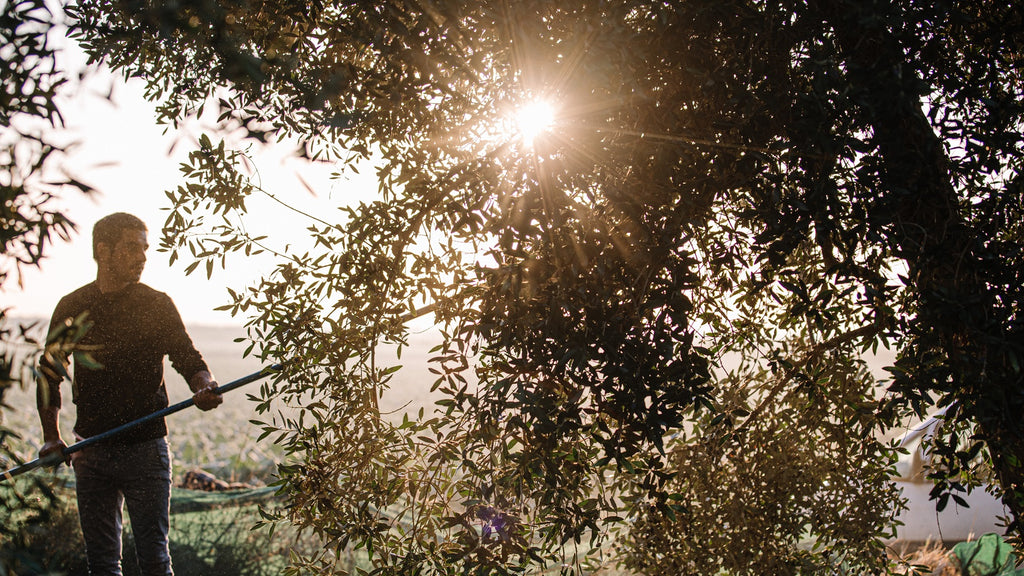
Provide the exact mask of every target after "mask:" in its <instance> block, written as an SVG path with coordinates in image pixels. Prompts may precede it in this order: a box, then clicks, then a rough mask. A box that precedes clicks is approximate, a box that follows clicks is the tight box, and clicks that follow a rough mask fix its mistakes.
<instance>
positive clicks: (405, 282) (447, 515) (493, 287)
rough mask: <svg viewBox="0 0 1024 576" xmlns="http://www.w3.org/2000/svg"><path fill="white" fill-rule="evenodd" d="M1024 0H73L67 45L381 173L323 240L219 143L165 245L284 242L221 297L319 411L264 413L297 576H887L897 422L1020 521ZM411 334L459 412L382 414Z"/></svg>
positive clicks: (215, 257)
mask: <svg viewBox="0 0 1024 576" xmlns="http://www.w3.org/2000/svg"><path fill="white" fill-rule="evenodd" d="M1022 10H1024V9H1022V8H1021V7H1020V6H1018V5H1004V3H998V2H988V1H980V0H977V1H963V2H935V3H931V4H929V5H927V6H922V5H920V4H919V3H911V2H885V1H881V0H879V1H868V0H863V1H854V0H844V1H837V2H809V3H807V2H776V3H762V2H750V1H727V2H721V1H705V0H693V1H679V2H664V3H646V2H629V1H623V2H615V1H608V2H575V1H568V2H557V3H554V2H539V1H529V0H527V1H522V2H490V1H485V0H480V1H472V2H437V1H431V0H392V1H388V2H320V1H318V2H303V1H288V0H266V1H262V2H251V3H250V2H247V1H243V0H238V1H234V2H211V1H208V0H181V1H179V2H175V3H166V4H164V3H157V2H144V3H136V2H118V1H112V0H84V1H82V2H80V3H78V4H76V6H75V14H76V16H77V17H78V19H79V20H78V24H77V28H76V32H75V34H76V37H77V38H78V39H79V41H80V42H82V44H83V45H84V46H85V47H86V49H87V50H88V51H89V53H90V54H91V55H92V57H93V58H94V60H95V61H104V62H107V63H109V64H110V65H111V66H113V67H114V68H115V69H118V70H121V71H122V72H123V73H124V74H126V75H132V76H141V77H143V78H145V79H146V80H147V82H148V87H149V90H148V96H149V97H150V98H152V99H153V100H155V101H157V102H159V103H160V108H159V115H160V119H161V120H162V121H164V122H167V123H169V124H171V125H173V124H175V123H178V122H181V121H184V120H186V119H188V118H191V117H193V116H197V115H200V114H203V113H210V112H211V111H213V112H214V113H215V114H216V115H217V117H218V119H219V122H220V124H221V126H222V127H223V129H224V130H225V131H228V130H234V131H238V130H241V131H242V133H243V134H245V135H247V136H248V137H250V138H252V139H254V140H260V141H265V140H270V139H274V140H277V139H293V141H298V142H299V143H301V149H302V154H303V155H305V156H306V157H308V158H309V159H311V160H315V161H327V162H334V163H336V165H337V167H338V170H339V172H342V173H344V172H346V171H353V170H359V169H364V168H365V166H366V165H368V164H372V166H373V169H374V170H376V175H377V181H378V196H377V198H376V199H375V200H373V201H363V202H358V203H356V202H353V203H352V204H350V205H347V206H345V207H344V208H343V211H342V212H340V213H339V215H338V216H337V217H330V216H328V215H323V214H316V215H309V216H310V219H309V228H308V233H309V235H310V237H311V238H312V239H314V240H315V247H314V248H312V249H310V250H309V251H308V252H303V253H289V252H288V251H286V250H284V249H283V248H281V247H278V246H275V245H274V242H273V238H267V237H254V236H253V235H250V234H248V233H247V232H246V230H247V229H248V228H247V226H246V220H245V218H246V210H245V207H246V201H247V200H248V199H249V198H250V197H251V196H252V195H253V194H261V193H265V192H268V193H269V192H271V191H264V190H262V189H261V188H260V187H259V186H258V184H257V183H256V182H255V181H254V180H253V179H252V178H250V177H249V174H248V173H247V172H246V169H245V162H244V157H243V155H242V152H241V151H240V150H237V149H232V148H231V147H230V146H225V145H224V143H223V142H221V141H218V140H219V137H217V136H214V138H213V139H211V138H209V137H207V138H204V139H203V140H202V142H201V144H202V145H201V146H200V148H199V149H198V150H197V151H195V152H194V153H193V154H192V156H191V157H190V161H189V163H188V164H186V165H185V166H184V167H183V171H184V177H185V180H186V181H185V182H184V183H183V184H182V185H181V186H179V187H178V188H177V189H176V190H174V191H171V192H170V193H169V195H170V198H171V202H172V206H171V212H170V215H169V217H168V220H167V224H166V227H165V230H164V232H165V234H164V238H163V240H162V248H163V249H164V250H166V251H168V252H169V253H170V255H171V259H172V260H174V259H176V258H178V257H179V256H180V255H186V257H190V258H191V263H190V264H189V266H190V268H189V269H193V268H195V267H197V266H200V265H203V264H205V265H206V266H207V267H208V268H209V267H212V266H213V265H214V263H216V262H218V261H224V260H227V259H230V258H231V257H232V254H238V253H244V254H252V253H253V252H257V251H272V252H276V253H277V257H278V258H279V263H278V264H277V266H276V267H275V268H274V269H272V270H268V271H267V274H266V275H265V276H264V278H263V280H262V281H261V282H259V283H257V284H255V285H251V286H245V287H238V288H237V289H234V290H233V291H232V292H231V302H230V303H229V304H228V308H230V309H231V310H233V311H234V312H236V313H238V314H241V315H244V316H245V317H246V318H247V322H248V326H249V330H250V336H251V337H252V339H253V341H254V346H258V351H259V354H261V355H263V356H265V357H269V358H275V359H279V360H280V359H287V360H288V361H289V369H288V370H287V372H286V373H285V374H284V375H283V376H282V377H281V378H280V379H278V380H277V381H276V382H275V383H274V384H273V385H272V386H270V385H268V386H265V387H264V388H263V390H262V393H261V394H262V397H263V400H264V404H263V405H262V408H264V409H267V408H268V407H269V406H270V403H271V400H275V399H276V400H283V401H287V402H294V403H296V404H298V405H300V406H301V408H302V411H301V412H300V414H301V417H284V416H280V417H278V416H274V415H273V414H272V413H268V416H267V418H266V422H265V423H264V427H265V432H266V434H267V435H268V436H270V437H271V438H274V439H275V441H277V442H280V443H282V444H283V445H285V446H286V447H287V448H288V450H289V453H290V454H291V455H292V460H290V461H289V462H287V463H285V464H283V465H282V466H281V467H280V473H281V478H282V490H283V492H284V493H285V494H287V495H288V497H289V507H288V511H287V516H288V520H290V521H291V522H294V523H296V524H297V525H299V526H301V527H304V528H307V529H309V530H312V531H314V532H316V533H317V534H318V535H320V536H321V537H322V538H323V539H324V542H325V543H326V546H325V548H324V550H323V552H322V554H319V555H317V556H315V557H313V558H303V559H298V560H297V561H296V564H297V566H296V567H297V568H298V567H305V568H309V569H312V570H314V571H319V572H324V573H329V572H331V571H332V570H334V560H335V556H334V554H336V553H337V552H339V551H340V550H342V549H343V548H345V547H346V546H352V545H355V546H359V547H365V549H366V550H368V551H369V552H370V553H371V558H372V560H373V562H374V566H375V567H376V568H377V569H378V570H379V573H385V574H407V573H439V574H440V573H456V572H459V573H462V572H471V573H512V572H521V571H527V570H531V569H532V568H533V567H548V568H553V569H556V570H557V569H560V570H564V571H574V570H583V569H588V567H589V568H593V567H595V566H607V565H612V564H618V565H620V566H623V567H625V568H626V569H630V570H633V571H637V572H642V573H651V574H660V573H664V574H670V573H671V574H676V573H693V574H706V573H715V572H716V571H725V572H727V573H735V574H742V573H762V572H764V571H765V569H766V568H767V569H768V570H769V571H778V572H784V571H785V572H791V573H815V572H817V571H820V570H822V569H823V567H826V566H827V567H830V568H831V569H833V570H839V569H841V570H848V571H852V572H858V571H865V572H874V571H878V570H880V569H882V568H884V567H885V564H886V561H885V559H884V558H883V554H882V543H881V542H882V540H881V539H882V538H883V537H884V536H885V535H887V534H888V533H889V531H890V530H891V528H892V521H893V517H894V515H895V513H896V511H897V509H898V497H897V495H896V494H895V492H894V489H893V487H892V485H891V483H890V482H889V478H890V474H891V466H892V463H893V458H894V457H895V447H894V446H893V445H892V444H891V443H888V442H886V441H884V440H881V438H885V437H886V436H885V435H886V433H889V432H890V431H891V430H892V429H893V428H894V427H898V426H899V425H900V424H901V423H903V422H904V421H905V419H906V418H907V417H908V416H909V415H911V414H917V415H923V414H925V413H926V412H927V411H928V410H929V409H930V408H932V407H934V406H943V407H947V415H948V416H947V421H948V423H947V425H946V427H945V428H944V431H943V434H942V435H941V436H940V438H939V439H937V440H936V446H935V448H934V452H935V454H936V455H938V456H939V457H940V460H941V463H940V464H941V465H940V466H938V467H937V468H936V470H935V471H934V476H935V479H936V481H937V486H936V491H935V496H936V498H937V505H938V506H940V507H942V506H945V505H946V503H947V501H948V500H949V499H950V498H952V499H953V500H958V499H960V498H961V496H960V493H961V492H962V490H964V489H969V488H970V486H971V485H972V484H974V483H976V482H977V480H978V478H979V476H980V474H981V473H982V471H981V469H980V468H979V464H978V462H979V460H978V459H977V458H976V456H978V455H981V456H982V457H983V458H982V459H981V460H982V461H987V462H988V463H990V464H991V466H992V468H993V470H994V473H995V477H996V478H997V480H998V483H997V485H998V487H999V490H1000V494H1001V495H1002V497H1003V500H1004V502H1005V503H1006V504H1007V505H1008V506H1009V509H1010V511H1011V512H1012V518H1011V520H1012V522H1011V524H1010V526H1009V531H1010V533H1011V534H1013V535H1015V536H1020V534H1021V524H1020V520H1021V519H1022V518H1024V485H1022V476H1021V474H1022V471H1024V468H1022V466H1024V446H1022V444H1021V442H1022V440H1021V438H1022V429H1021V426H1022V423H1021V419H1020V418H1019V414H1020V413H1021V409H1022V407H1024V395H1022V394H1021V392H1022V382H1021V367H1020V366H1021V343H1022V342H1021V324H1020V317H1019V314H1020V308H1019V307H1020V304H1021V285H1022V282H1021V280H1022V278H1021V274H1022V270H1024V268H1022V260H1021V250H1020V247H1021V240H1022V238H1021V222H1022V221H1024V219H1022V217H1021V216H1022V215H1021V200H1020V197H1021V195H1020V182H1021V181H1020V176H1019V174H1020V167H1021V158H1022V156H1021V133H1022V123H1021V113H1022V108H1021V106H1022V105H1021V102H1022V101H1024V99H1022V79H1021V76H1020V72H1019V70H1020V68H1021V66H1020V58H1021V48H1022V38H1021V36H1020V35H1019V34H1017V33H1016V32H1015V31H1016V30H1017V29H1019V28H1020V27H1019V26H1016V25H1015V24H1020V23H1021V18H1022ZM531 103H544V104H546V105H547V106H549V107H550V110H551V120H550V123H548V124H547V125H546V126H544V127H543V129H540V130H539V131H537V133H536V134H534V133H533V131H527V130H525V128H524V126H523V125H522V124H520V123H517V120H516V111H517V110H520V109H521V108H524V107H526V106H527V105H528V104H531ZM538 116H540V114H539V113H537V112H534V119H536V117H538ZM189 254H190V255H191V256H188V255H189ZM422 314H431V315H432V317H433V318H434V319H435V321H436V322H437V324H438V325H439V326H440V327H441V341H440V343H439V345H438V346H437V348H436V350H435V357H434V359H433V371H434V372H435V374H436V380H435V381H434V382H433V384H432V390H433V391H434V393H435V395H436V397H437V399H438V401H437V410H435V411H433V412H430V411H428V412H426V413H423V412H421V413H418V414H406V415H404V417H401V418H396V417H392V416H391V415H387V414H382V413H381V411H380V408H379V407H378V401H379V398H380V395H381V394H382V392H383V391H384V390H385V389H387V387H388V385H389V382H390V381H391V379H392V378H393V377H394V375H395V373H396V372H397V371H398V370H399V369H400V367H399V364H398V362H397V361H394V360H390V359H388V358H385V357H384V356H383V355H382V353H381V350H382V346H383V345H385V344H392V345H397V347H398V349H399V350H401V348H402V347H403V346H404V345H405V344H406V343H407V341H408V336H409V333H408V330H409V329H408V327H407V321H408V320H409V319H410V318H412V317H416V316H420V315H422ZM879 348H889V349H891V350H892V351H893V354H894V355H895V360H894V362H893V363H892V366H890V367H889V369H888V370H889V372H888V373H887V374H888V375H887V376H883V375H880V374H878V373H877V372H873V371H871V370H869V366H868V365H867V363H866V361H865V358H866V357H867V353H868V352H876V351H878V349H879ZM809 542H813V543H814V545H813V546H807V545H803V544H807V543H809Z"/></svg>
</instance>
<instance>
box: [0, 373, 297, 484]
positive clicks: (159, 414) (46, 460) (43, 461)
mask: <svg viewBox="0 0 1024 576" xmlns="http://www.w3.org/2000/svg"><path fill="white" fill-rule="evenodd" d="M281 368H282V365H281V364H273V365H271V366H267V367H266V368H263V369H262V370H260V371H259V372H253V373H252V374H249V375H248V376H243V377H241V378H239V379H238V380H232V381H231V382H228V383H227V384H224V385H223V386H218V387H217V393H218V394H224V393H226V392H230V391H232V390H234V389H235V388H241V387H242V386H245V385H246V384H250V383H252V382H255V381H257V380H262V379H263V378H265V377H267V376H269V375H271V374H274V373H275V372H280V371H281ZM193 404H195V400H193V399H192V398H188V399H187V400H182V401H181V402H178V403H177V404H174V405H173V406H168V407H167V408H164V409H162V410H157V411H156V412H153V413H152V414H148V415H146V416H143V417H142V418H139V419H138V420H132V421H131V422H128V423H126V424H122V425H120V426H118V427H116V428H111V429H110V430H107V431H106V432H102V433H100V434H97V435H95V436H91V437H89V438H86V439H85V440H82V441H80V442H76V443H74V444H72V445H71V446H68V447H66V448H64V449H63V450H61V451H60V452H51V453H50V454H47V455H46V456H45V457H43V458H36V459H35V460H33V461H31V462H26V463H24V464H22V465H21V466H15V467H14V468H11V469H10V470H7V471H6V472H3V473H2V474H0V482H5V481H7V480H10V479H11V478H14V477H15V476H19V475H21V474H24V473H25V472H28V471H30V470H34V469H36V468H38V467H40V466H56V465H57V464H60V463H61V462H63V461H64V460H65V459H66V458H67V457H68V456H70V455H72V454H74V453H75V452H78V451H79V450H82V449H83V448H88V447H89V446H92V445H93V444H95V443H97V442H102V441H103V440H106V439H108V438H111V437H113V436H117V435H118V434H121V433H123V432H125V431H126V430H130V429H132V428H134V427H136V426H139V425H142V424H145V423H146V422H149V421H151V420H156V419H157V418H163V417H164V416H167V415H168V414H174V413H175V412H180V411H182V410H184V409H185V408H188V407H190V406H192V405H193Z"/></svg>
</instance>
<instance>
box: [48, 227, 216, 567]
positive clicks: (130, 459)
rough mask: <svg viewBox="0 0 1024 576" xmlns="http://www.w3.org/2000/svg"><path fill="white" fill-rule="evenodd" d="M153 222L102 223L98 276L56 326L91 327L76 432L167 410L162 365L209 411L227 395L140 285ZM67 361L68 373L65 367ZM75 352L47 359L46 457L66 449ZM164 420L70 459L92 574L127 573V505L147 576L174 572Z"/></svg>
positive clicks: (71, 298)
mask: <svg viewBox="0 0 1024 576" xmlns="http://www.w3.org/2000/svg"><path fill="white" fill-rule="evenodd" d="M146 234H147V231H146V225H145V223H144V222H142V220H139V219H138V218H136V217H135V216H132V215H131V214H125V213H123V212H119V213H116V214H111V215H109V216H106V217H105V218H103V219H101V220H100V221H99V222H97V223H96V226H95V227H94V228H93V238H92V242H93V258H94V259H95V260H96V280H95V281H94V282H91V283H89V284H86V285H85V286H83V287H81V288H79V289H78V290H75V291H74V292H72V293H70V294H68V295H67V296H65V297H63V298H61V300H60V302H59V303H58V304H57V307H56V309H55V310H54V312H53V317H52V318H51V320H50V331H51V333H53V332H54V331H55V330H58V329H60V327H61V326H63V325H65V323H67V322H71V321H73V320H74V319H76V318H78V317H80V316H82V315H83V314H84V315H85V319H86V324H87V325H89V327H88V330H87V331H86V333H85V335H84V336H83V338H82V339H81V340H80V341H79V342H78V344H77V345H76V352H75V353H74V354H73V356H74V361H73V366H74V370H73V372H72V373H71V374H72V393H73V400H74V403H75V405H76V412H77V419H76V421H75V428H74V430H75V436H76V437H77V438H79V439H82V438H88V437H90V436H94V435H96V434H100V433H102V432H105V431H107V430H110V429H112V428H115V427H117V426H120V425H122V424H125V423H127V422H131V421H132V420H136V419H138V418H140V417H142V416H145V415H147V414H151V413H153V412H155V411H157V410H160V409H162V408H165V407H167V405H168V403H167V390H166V387H165V385H164V379H163V361H164V357H165V356H168V357H170V359H171V363H172V365H173V366H174V368H175V370H177V371H178V372H179V373H180V374H181V375H182V376H183V377H184V378H185V381H186V382H188V385H189V387H190V388H191V389H192V391H193V392H194V393H195V396H194V399H195V404H196V406H197V407H199V408H200V409H201V410H210V409H211V408H215V407H216V406H218V405H219V404H220V403H221V402H222V401H223V398H221V396H220V394H217V393H216V391H215V389H216V388H217V382H216V381H215V380H214V378H213V376H212V375H211V374H210V371H209V369H208V368H207V366H206V362H205V361H204V360H203V357H202V355H201V354H200V353H199V352H198V351H197V350H196V348H195V346H193V344H192V340H191V339H190V338H189V336H188V333H187V332H186V331H185V326H184V324H182V321H181V317H180V316H179V314H178V310H177V308H175V306H174V303H173V302H172V301H171V299H170V297H168V296H167V295H166V294H164V293H163V292H158V291H156V290H154V289H152V288H150V287H149V286H146V285H145V284H142V283H140V282H139V278H140V277H141V275H142V270H143V268H144V267H145V265H146V250H147V248H148V247H149V243H148V241H147V238H146ZM58 363H60V364H63V368H64V369H63V370H62V369H61V368H58V367H57V366H56V364H58ZM68 364H69V361H68V358H67V357H66V356H65V357H61V358H55V359H47V358H44V359H43V361H42V362H41V366H42V372H43V374H44V379H43V381H41V382H40V384H39V387H38V393H37V406H38V409H39V418H40V421H41V422H42V427H43V440H44V444H43V447H42V448H41V449H40V451H39V455H40V457H45V456H46V455H48V454H50V453H53V452H55V451H61V450H63V449H64V448H65V447H66V445H65V443H64V440H63V439H62V438H61V434H60V427H59V425H58V424H59V422H58V414H59V412H60V406H61V394H60V383H61V380H62V377H61V374H62V373H65V372H66V368H67V366H68ZM166 435H167V426H166V424H165V422H164V420H163V419H162V418H160V419H156V420H152V421H150V422H147V423H145V424H143V425H140V426H136V427H134V428H131V429H130V430H128V431H126V432H124V433H123V434H120V435H117V436H115V437H112V438H110V439H108V440H106V441H104V442H100V443H97V444H95V445H93V446H90V447H87V448H85V449H83V450H81V451H78V452H76V453H74V454H72V455H71V458H70V459H71V464H72V467H73V468H74V471H75V479H76V492H77V497H78V512H79V520H80V522H81V524H82V533H83V535H84V536H85V548H86V556H87V557H88V562H89V573H90V574H92V575H94V576H99V575H104V576H106V575H112V574H113V575H120V574H121V511H122V508H123V506H124V504H127V507H128V514H129V516H130V517H131V521H132V530H133V533H134V535H135V546H136V552H137V557H138V561H139V567H140V568H141V570H142V573H143V574H144V575H170V574H172V573H173V572H172V569H171V559H170V553H169V551H168V530H169V524H170V518H169V516H170V495H171V460H170V452H169V450H168V447H167V440H166Z"/></svg>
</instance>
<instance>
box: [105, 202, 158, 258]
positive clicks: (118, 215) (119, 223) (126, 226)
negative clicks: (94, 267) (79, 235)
mask: <svg viewBox="0 0 1024 576" xmlns="http://www.w3.org/2000/svg"><path fill="white" fill-rule="evenodd" d="M126 230H139V231H142V232H146V231H148V229H147V228H146V223H145V222H143V221H142V220H140V219H139V218H138V217H137V216H133V215H132V214H128V213H127V212H115V213H113V214H110V215H109V216H104V217H103V218H100V219H99V220H98V221H97V222H96V225H95V226H93V227H92V257H93V258H96V251H97V249H98V248H99V245H100V243H103V244H107V245H108V246H114V245H115V244H117V243H118V242H119V241H120V240H121V235H122V234H124V232H125V231H126Z"/></svg>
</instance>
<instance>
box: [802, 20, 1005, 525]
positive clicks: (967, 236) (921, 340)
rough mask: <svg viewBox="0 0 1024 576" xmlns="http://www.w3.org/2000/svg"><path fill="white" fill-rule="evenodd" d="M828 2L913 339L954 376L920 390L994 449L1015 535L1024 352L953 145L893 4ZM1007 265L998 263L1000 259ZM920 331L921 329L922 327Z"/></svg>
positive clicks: (944, 374) (920, 378) (930, 379)
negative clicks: (877, 170)
mask: <svg viewBox="0 0 1024 576" xmlns="http://www.w3.org/2000/svg"><path fill="white" fill-rule="evenodd" d="M820 7H821V8H822V9H823V11H824V12H825V15H826V21H827V22H828V23H829V24H831V26H832V28H833V30H834V31H835V34H836V38H837V39H838V42H839V45H840V47H841V51H842V56H843V59H844V61H845V62H846V64H847V73H848V79H849V81H850V84H851V88H852V90H853V92H854V94H856V96H855V98H857V105H858V107H859V111H860V112H861V113H862V114H863V115H864V116H863V117H864V119H865V120H866V121H867V122H868V123H869V125H870V126H871V127H872V129H873V131H874V136H873V138H874V142H875V143H876V150H877V151H878V154H879V155H880V157H881V159H882V169H881V174H879V183H880V186H879V189H878V191H877V193H878V198H879V201H878V202H877V204H876V205H875V209H876V210H875V212H876V217H877V221H880V222H884V227H885V230H886V232H887V236H888V238H889V240H890V242H891V245H892V246H893V248H894V251H895V252H896V254H897V255H899V257H900V258H902V259H904V260H905V261H906V263H907V265H908V268H909V271H910V273H909V274H908V278H909V279H910V283H911V284H912V286H911V288H912V289H913V290H914V292H915V294H916V305H917V312H918V314H917V317H916V318H915V319H914V320H913V321H912V323H911V326H910V328H911V329H910V330H909V335H910V336H911V337H912V339H913V343H912V344H911V346H913V347H914V348H915V349H916V351H917V352H918V353H921V352H925V353H927V352H939V353H940V354H941V356H940V357H941V358H942V363H943V364H944V366H943V369H942V370H938V371H936V370H935V369H934V368H931V369H928V370H925V369H924V363H923V362H922V363H919V364H918V365H917V368H918V370H919V373H918V374H915V375H913V376H912V378H913V379H914V380H915V381H916V382H917V383H919V384H920V383H927V384H930V385H931V386H930V387H931V391H932V392H938V393H940V394H943V395H948V396H950V399H951V400H953V401H956V402H957V405H958V406H957V409H956V410H955V411H954V412H955V413H957V414H958V417H960V418H972V419H973V420H974V422H975V423H976V424H977V425H978V429H979V431H980V433H981V436H982V438H983V440H984V441H985V442H986V443H987V445H988V448H989V450H990V452H991V454H992V461H993V464H994V466H995V468H996V474H997V476H998V479H999V482H1000V485H1001V487H1002V490H1003V502H1004V504H1006V505H1007V507H1008V508H1009V509H1010V511H1011V513H1012V515H1013V522H1012V524H1011V525H1010V527H1009V530H1008V532H1009V533H1010V534H1012V535H1014V536H1016V537H1017V538H1021V537H1022V535H1024V532H1022V523H1021V521H1022V519H1024V417H1022V414H1024V393H1022V392H1024V390H1022V388H1024V386H1022V381H1021V375H1020V373H1019V369H1018V368H1016V367H1015V366H1014V364H1013V363H1012V362H1010V361H1008V354H1009V353H1012V350H1013V349H1015V348H1016V347H1017V346H1019V345H1020V342H1017V341H1016V340H1019V336H1018V335H1015V334H1013V333H1012V332H1011V331H1009V330H1008V328H1007V326H1008V320H1009V318H1008V317H1007V315H1008V312H1007V311H1006V310H1005V309H1003V308H1001V307H1000V305H999V302H998V301H997V299H996V297H995V295H994V294H993V292H992V290H991V289H990V288H989V285H988V283H987V281H986V279H987V274H988V272H986V268H988V267H990V266H991V264H989V263H986V262H985V261H983V259H982V257H981V256H982V252H983V250H984V244H983V241H984V240H985V239H979V238H978V237H977V235H976V234H975V232H974V231H973V230H972V229H971V226H970V224H969V223H968V222H967V221H966V220H965V218H964V216H963V214H962V211H961V210H960V208H959V198H958V196H957V191H956V189H955V188H954V185H953V182H952V178H951V174H950V171H949V168H948V166H949V163H948V158H947V156H946V153H945V150H944V147H943V143H942V141H941V140H940V139H939V138H938V136H937V135H936V134H935V132H934V130H933V129H932V127H931V125H930V124H929V122H928V119H927V118H926V116H925V115H924V112H923V109H922V95H921V94H919V93H920V92H921V90H922V89H921V87H920V86H921V80H920V78H918V77H916V75H915V72H914V71H913V69H912V67H911V66H909V65H908V64H907V61H906V56H905V55H904V54H905V50H904V47H903V46H901V45H900V43H899V40H898V38H897V37H895V35H894V34H893V33H892V32H891V31H890V30H889V29H888V28H887V26H886V20H885V18H886V16H887V14H886V13H885V7H884V6H882V7H881V8H880V7H879V6H878V5H876V4H874V3H871V2H863V3H859V2H849V3H830V2H823V3H822V4H821V5H820ZM997 265H998V264H997ZM915 328H916V330H915Z"/></svg>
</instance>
